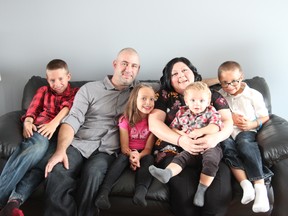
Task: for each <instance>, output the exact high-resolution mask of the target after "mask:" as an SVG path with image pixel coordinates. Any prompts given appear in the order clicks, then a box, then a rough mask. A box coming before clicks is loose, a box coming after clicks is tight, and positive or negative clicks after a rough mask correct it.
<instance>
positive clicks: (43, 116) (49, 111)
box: [21, 83, 79, 125]
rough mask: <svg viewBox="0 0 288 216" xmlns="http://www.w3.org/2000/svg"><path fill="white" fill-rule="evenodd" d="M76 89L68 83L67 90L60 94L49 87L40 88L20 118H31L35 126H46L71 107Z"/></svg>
mask: <svg viewBox="0 0 288 216" xmlns="http://www.w3.org/2000/svg"><path fill="white" fill-rule="evenodd" d="M78 90H79V88H78V87H75V88H73V87H71V85H70V83H68V86H67V89H66V90H65V91H64V92H63V93H62V94H57V93H56V92H55V91H53V90H52V89H51V88H50V86H42V87H40V88H39V89H38V90H37V92H36V94H35V95H34V97H33V99H32V101H31V103H30V105H29V108H28V109H27V112H26V114H25V115H23V116H22V117H21V120H22V121H24V120H25V118H26V117H32V118H33V119H34V122H33V123H34V124H35V125H41V124H47V123H49V122H50V121H51V120H52V119H54V118H55V116H56V115H57V114H58V113H59V112H60V111H61V109H63V108H64V107H68V108H69V109H70V108H71V107H72V104H73V100H74V97H75V94H76V93H77V91H78Z"/></svg>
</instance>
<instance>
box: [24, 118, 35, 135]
mask: <svg viewBox="0 0 288 216" xmlns="http://www.w3.org/2000/svg"><path fill="white" fill-rule="evenodd" d="M33 131H37V127H36V125H34V124H33V123H32V122H30V121H24V123H23V136H24V138H30V137H31V136H33Z"/></svg>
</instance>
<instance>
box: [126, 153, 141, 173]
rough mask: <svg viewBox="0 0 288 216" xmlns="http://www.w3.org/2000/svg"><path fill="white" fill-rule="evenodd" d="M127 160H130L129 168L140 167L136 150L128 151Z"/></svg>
mask: <svg viewBox="0 0 288 216" xmlns="http://www.w3.org/2000/svg"><path fill="white" fill-rule="evenodd" d="M129 161H130V168H131V169H132V170H134V171H135V170H136V169H137V168H139V167H140V154H139V152H138V151H137V150H134V151H132V152H130V157H129Z"/></svg>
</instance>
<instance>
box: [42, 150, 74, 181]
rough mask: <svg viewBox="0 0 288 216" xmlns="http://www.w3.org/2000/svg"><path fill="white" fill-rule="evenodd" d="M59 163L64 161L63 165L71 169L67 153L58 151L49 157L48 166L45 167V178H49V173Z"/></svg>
mask: <svg viewBox="0 0 288 216" xmlns="http://www.w3.org/2000/svg"><path fill="white" fill-rule="evenodd" d="M58 163H63V166H64V167H65V168H66V169H69V161H68V156H67V154H66V153H58V152H55V153H54V154H53V155H52V157H51V158H50V159H49V161H48V163H47V165H46V167H45V178H47V176H48V174H49V173H50V172H51V171H52V169H53V168H54V166H55V165H57V164H58Z"/></svg>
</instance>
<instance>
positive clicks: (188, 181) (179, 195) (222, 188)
mask: <svg viewBox="0 0 288 216" xmlns="http://www.w3.org/2000/svg"><path fill="white" fill-rule="evenodd" d="M173 158H174V156H171V157H166V158H165V159H164V160H163V161H162V162H161V164H159V165H160V167H161V168H165V167H166V166H167V165H168V164H169V163H170V162H171V161H172V159H173ZM194 162H195V164H190V166H187V167H186V168H185V169H183V171H182V172H181V173H180V174H178V175H176V176H174V177H173V178H171V179H170V181H169V183H168V184H169V188H170V203H171V207H172V211H173V213H174V214H175V216H212V215H213V216H224V215H225V213H226V211H227V208H228V206H229V203H230V201H231V198H232V187H231V172H230V169H229V167H228V166H227V165H226V164H225V163H224V162H222V161H221V162H220V163H219V170H218V172H217V174H216V176H215V178H214V180H213V182H212V184H211V185H210V187H209V188H208V189H207V191H206V193H205V204H204V206H203V207H202V208H200V207H197V206H195V205H194V204H193V199H194V195H195V193H196V190H197V186H198V182H199V177H200V173H201V169H202V167H201V163H202V160H201V158H199V159H198V160H195V161H194Z"/></svg>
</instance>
